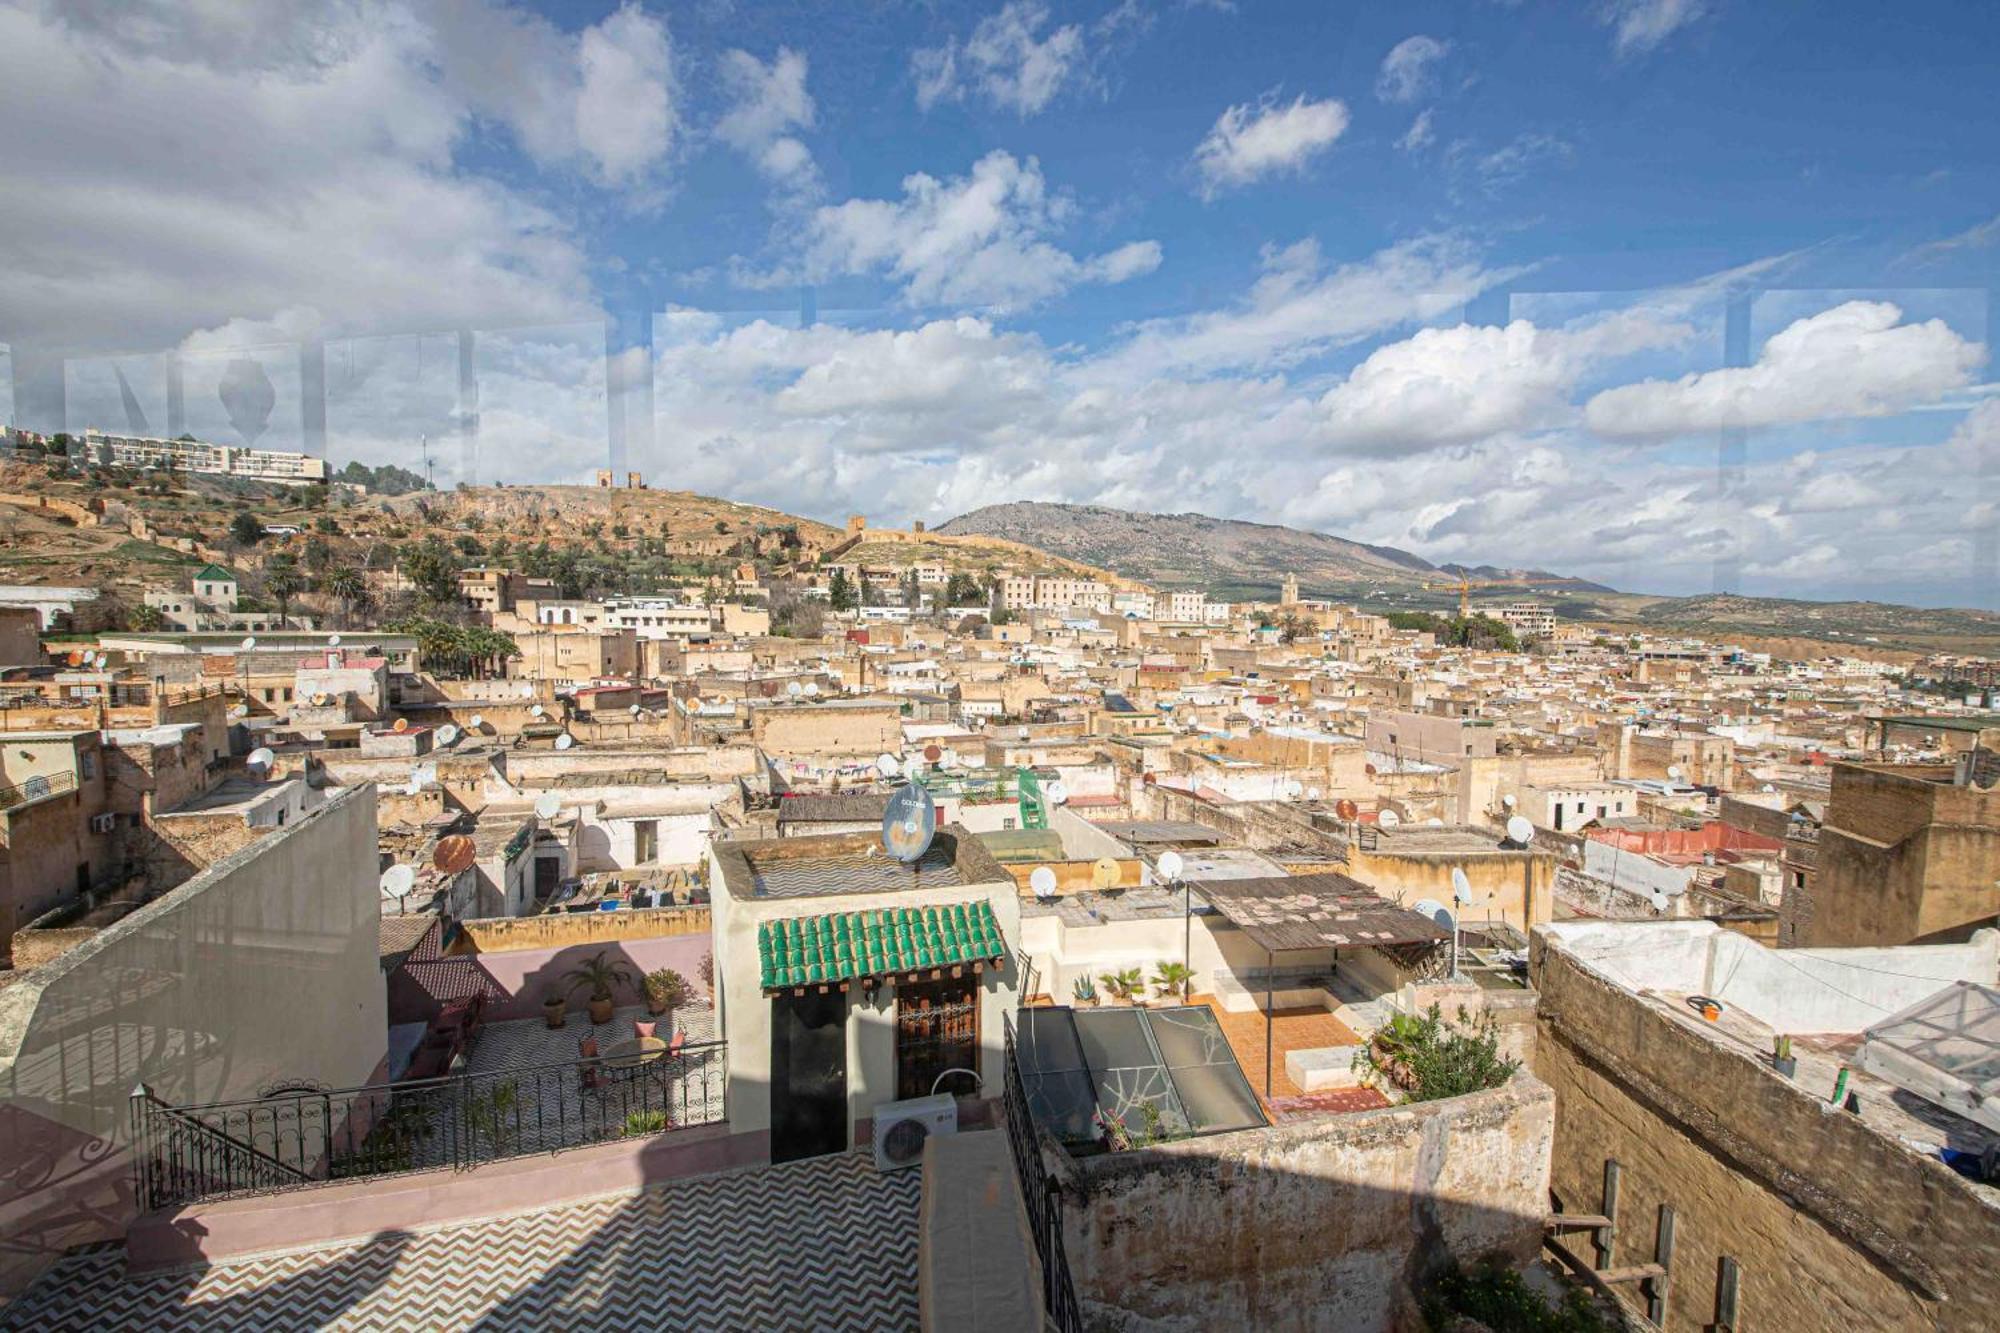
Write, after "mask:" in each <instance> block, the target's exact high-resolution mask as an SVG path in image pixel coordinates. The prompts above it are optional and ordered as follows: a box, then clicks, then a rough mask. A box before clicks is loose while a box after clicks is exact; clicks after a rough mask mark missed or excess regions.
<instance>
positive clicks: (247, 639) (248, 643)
mask: <svg viewBox="0 0 2000 1333" xmlns="http://www.w3.org/2000/svg"><path fill="white" fill-rule="evenodd" d="M256 646H257V636H256V635H254V634H246V635H244V636H243V651H244V652H246V653H247V652H249V651H250V650H251V649H252V648H255V647H256Z"/></svg>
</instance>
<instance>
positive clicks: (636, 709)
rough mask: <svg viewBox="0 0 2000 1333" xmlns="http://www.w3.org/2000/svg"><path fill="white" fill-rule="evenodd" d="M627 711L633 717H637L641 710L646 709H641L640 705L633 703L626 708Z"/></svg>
mask: <svg viewBox="0 0 2000 1333" xmlns="http://www.w3.org/2000/svg"><path fill="white" fill-rule="evenodd" d="M625 711H626V712H628V713H630V714H631V715H632V716H633V717H637V716H639V714H640V713H641V712H643V711H645V710H643V709H641V708H640V707H639V705H637V704H633V705H632V706H631V707H630V708H628V709H626V710H625Z"/></svg>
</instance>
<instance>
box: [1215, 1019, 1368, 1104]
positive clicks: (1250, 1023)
mask: <svg viewBox="0 0 2000 1333" xmlns="http://www.w3.org/2000/svg"><path fill="white" fill-rule="evenodd" d="M1193 999H1194V1002H1195V1003H1196V1004H1205V1005H1207V1006H1208V1007H1209V1008H1210V1009H1212V1010H1214V1012H1215V1021H1216V1022H1217V1023H1220V1024H1221V1025H1222V1035H1223V1036H1224V1037H1227V1038H1228V1039H1229V1049H1230V1050H1232V1051H1234V1052H1235V1053H1236V1063H1237V1064H1239V1065H1241V1066H1242V1068H1243V1076H1244V1077H1245V1078H1247V1079H1249V1080H1250V1087H1251V1089H1252V1090H1253V1091H1254V1092H1255V1093H1256V1094H1257V1099H1258V1100H1259V1101H1266V1100H1267V1099H1266V1098H1265V1096H1264V1014H1263V1011H1261V1010H1256V1011H1252V1012H1250V1013H1245V1014H1232V1013H1229V1012H1228V1011H1226V1010H1224V1009H1223V1008H1222V1006H1221V1005H1220V1004H1218V1003H1216V1000H1215V997H1214V996H1212V995H1196V996H1194V997H1193ZM1271 1041H1272V1044H1273V1046H1274V1048H1275V1049H1274V1050H1273V1051H1272V1053H1271V1054H1272V1059H1271V1094H1270V1095H1271V1097H1272V1098H1287V1097H1299V1096H1303V1095H1304V1091H1305V1090H1304V1089H1302V1088H1300V1087H1299V1086H1298V1085H1297V1084H1296V1083H1294V1082H1292V1080H1291V1078H1290V1077H1289V1076H1288V1075H1286V1073H1285V1054H1286V1052H1288V1051H1295V1050H1312V1049H1314V1048H1317V1047H1321V1046H1358V1045H1360V1044H1361V1038H1359V1037H1357V1036H1356V1035H1355V1034H1354V1033H1353V1032H1352V1031H1351V1030H1349V1028H1348V1027H1347V1025H1346V1024H1345V1023H1342V1022H1341V1021H1340V1020H1339V1019H1337V1018H1335V1017H1334V1016H1333V1015H1332V1014H1330V1013H1328V1012H1327V1011H1326V1010H1324V1009H1318V1008H1312V1009H1279V1010H1277V1011H1276V1012H1275V1013H1273V1014H1272V1015H1271ZM1265 1109H1266V1110H1267V1111H1268V1110H1269V1109H1270V1107H1269V1105H1268V1102H1267V1104H1266V1106H1265Z"/></svg>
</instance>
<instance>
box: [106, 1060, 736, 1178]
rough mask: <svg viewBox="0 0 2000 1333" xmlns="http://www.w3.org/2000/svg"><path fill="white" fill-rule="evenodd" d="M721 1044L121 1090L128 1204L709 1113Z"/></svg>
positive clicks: (573, 1144)
mask: <svg viewBox="0 0 2000 1333" xmlns="http://www.w3.org/2000/svg"><path fill="white" fill-rule="evenodd" d="M727 1081H728V1055H727V1045H726V1043H723V1042H708V1043H704V1044H702V1045H699V1046H688V1047H684V1048H683V1049H682V1050H680V1051H679V1052H678V1053H676V1054H673V1055H665V1054H662V1055H659V1056H656V1057H654V1058H652V1059H651V1060H648V1061H646V1062H645V1063H642V1064H634V1065H630V1066H621V1064H620V1062H619V1061H618V1060H617V1059H616V1058H606V1057H597V1058H594V1059H588V1060H565V1061H561V1062H558V1063H555V1064H545V1065H529V1066H523V1067H520V1068H516V1069H502V1070H491V1071H488V1072H485V1073H479V1074H461V1075H453V1076H448V1077H444V1078H431V1079H412V1080H409V1081H407V1082H403V1083H383V1084H374V1085H371V1086H368V1087H360V1088H340V1089H329V1090H325V1091H321V1090H317V1089H315V1090H301V1091H297V1092H285V1093H279V1094H277V1095H274V1096H270V1097H261V1098H257V1099H254V1100H245V1101H233V1102H216V1103H211V1104H209V1105H206V1106H169V1105H167V1104H166V1103H164V1102H162V1101H160V1100H159V1099H158V1098H157V1097H155V1096H154V1095H153V1094H152V1093H151V1092H150V1091H149V1090H148V1089H146V1088H144V1087H141V1088H139V1089H138V1090H137V1091H136V1092H134V1093H133V1094H132V1106H131V1115H132V1142H133V1158H134V1179H135V1182H136V1185H137V1189H138V1196H139V1202H140V1206H141V1207H142V1208H145V1209H155V1208H169V1207H178V1206H182V1205H185V1204H190V1203H196V1202H200V1201H202V1200H205V1199H219V1198H229V1197H232V1196H236V1195H246V1194H271V1193H277V1192H280V1191H284V1190H293V1189H302V1188H306V1187H309V1186H313V1185H323V1184H329V1183H335V1182H339V1181H345V1180H354V1179H358V1178H365V1177H369V1176H385V1175H395V1174H400V1173H403V1172H410V1171H429V1170H435V1169H438V1168H442V1167H451V1168H454V1169H459V1170H463V1169H465V1168H468V1167H473V1166H478V1165H480V1164H482V1163H485V1162H495V1161H501V1160H503V1159H506V1158H510V1157H525V1156H530V1155H533V1154H535V1153H545V1152H560V1151H562V1150H564V1149H566V1148H580V1147H584V1146H586V1145H588V1144H593V1143H605V1142H609V1141H611V1140H614V1139H621V1138H633V1137H638V1136H641V1135H652V1134H660V1133H665V1132H669V1131H672V1130H675V1129H683V1128H687V1127H690V1126H693V1125H706V1124H716V1123H719V1122H721V1121H722V1120H723V1119H724V1118H725V1116H724V1108H723V1093H724V1090H725V1087H726V1085H727Z"/></svg>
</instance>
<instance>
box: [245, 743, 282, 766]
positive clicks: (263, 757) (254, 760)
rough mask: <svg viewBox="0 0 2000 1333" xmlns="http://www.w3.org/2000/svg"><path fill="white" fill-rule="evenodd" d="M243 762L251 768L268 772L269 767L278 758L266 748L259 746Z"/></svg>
mask: <svg viewBox="0 0 2000 1333" xmlns="http://www.w3.org/2000/svg"><path fill="white" fill-rule="evenodd" d="M243 762H244V763H246V764H248V765H249V766H250V767H251V768H255V769H260V770H263V771H266V772H268V771H269V770H270V767H271V765H272V764H275V763H277V762H278V756H277V755H276V754H275V753H274V752H273V751H272V750H271V749H270V748H269V747H268V746H263V745H260V746H258V747H257V748H256V749H254V750H252V751H251V752H250V754H249V756H248V757H247V758H246V759H245V760H244V761H243Z"/></svg>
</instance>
